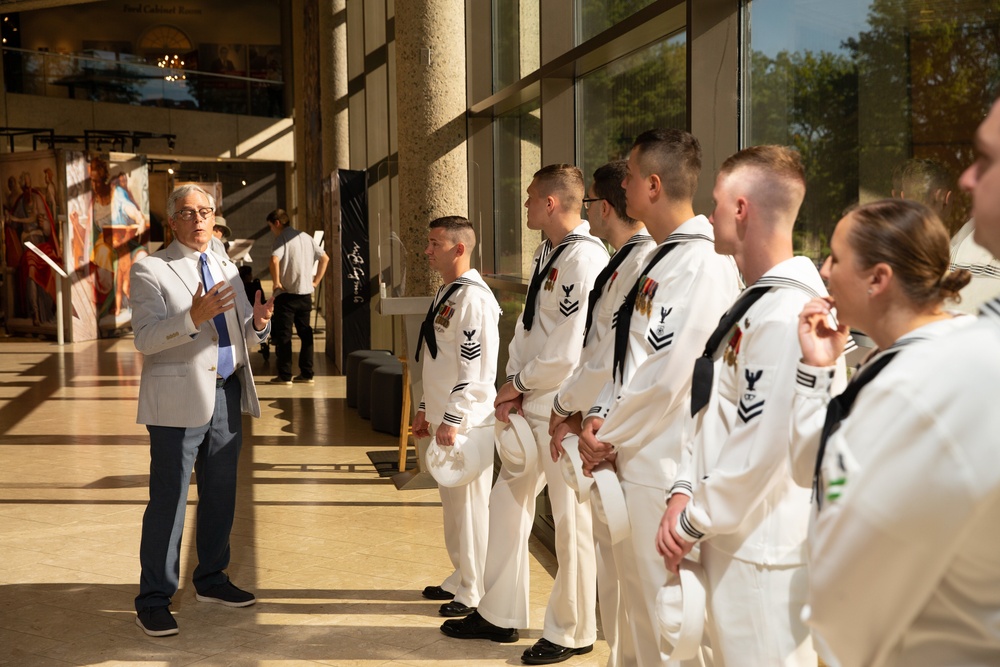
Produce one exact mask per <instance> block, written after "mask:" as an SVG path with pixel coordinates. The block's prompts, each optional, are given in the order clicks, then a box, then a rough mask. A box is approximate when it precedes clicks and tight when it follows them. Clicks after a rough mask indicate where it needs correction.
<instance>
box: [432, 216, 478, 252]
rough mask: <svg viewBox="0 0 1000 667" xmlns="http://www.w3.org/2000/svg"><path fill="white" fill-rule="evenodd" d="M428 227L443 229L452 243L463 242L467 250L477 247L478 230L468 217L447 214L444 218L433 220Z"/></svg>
mask: <svg viewBox="0 0 1000 667" xmlns="http://www.w3.org/2000/svg"><path fill="white" fill-rule="evenodd" d="M427 227H428V229H443V230H444V231H445V233H446V234H447V235H448V238H449V239H451V242H452V243H461V244H463V245H464V246H465V249H466V250H472V249H473V248H475V247H476V231H475V230H474V229H473V228H472V223H471V222H469V220H468V218H463V217H462V216H460V215H446V216H444V217H443V218H435V219H434V220H431V224H429V225H427Z"/></svg>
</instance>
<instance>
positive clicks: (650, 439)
mask: <svg viewBox="0 0 1000 667" xmlns="http://www.w3.org/2000/svg"><path fill="white" fill-rule="evenodd" d="M700 170H701V148H700V145H699V144H698V140H697V139H695V138H694V137H693V136H691V135H690V134H688V133H687V132H683V131H679V130H650V131H648V132H644V133H643V134H641V135H639V137H638V138H637V139H636V141H635V144H634V146H633V148H632V151H631V153H630V155H629V159H628V175H627V177H626V181H625V183H624V186H625V191H626V197H627V202H628V211H629V214H630V215H632V216H634V217H637V218H639V219H641V220H643V221H644V222H645V224H646V229H648V230H649V232H650V234H651V235H652V236H653V238H654V240H655V241H656V242H657V243H658V245H657V247H656V248H655V249H654V250H653V251H651V252H650V254H649V256H648V259H647V261H646V264H645V265H644V267H643V270H642V271H641V273H640V277H639V279H638V280H637V281H636V282H635V283H634V284H633V286H632V289H631V290H630V291H629V294H628V297H627V298H626V301H625V303H624V304H623V305H622V308H621V309H620V310H619V313H618V318H617V321H616V324H615V334H616V343H615V362H614V369H613V370H614V377H613V380H612V381H611V382H609V383H608V384H607V385H606V386H605V388H604V389H603V390H602V392H601V395H600V396H599V397H598V400H597V403H596V404H595V407H596V410H594V411H593V412H592V413H591V414H590V415H589V416H588V417H587V419H586V420H585V421H584V428H583V431H582V433H581V442H582V444H581V455H582V457H583V459H584V461H585V463H586V464H587V466H589V467H590V468H592V467H594V466H596V465H597V464H598V463H600V462H601V461H602V460H604V459H605V458H608V459H610V460H613V461H614V463H615V466H616V467H617V472H618V477H619V479H620V480H621V485H622V491H623V492H624V495H625V502H626V506H627V509H628V516H629V521H630V523H631V534H630V536H629V537H628V538H626V539H625V540H624V541H623V550H624V551H625V552H626V553H627V554H628V558H630V559H631V561H632V562H631V563H629V567H628V568H623V569H624V571H625V576H624V579H623V581H622V587H623V596H624V602H625V605H626V613H627V614H628V617H629V622H630V624H631V626H632V635H633V641H634V642H635V649H636V664H638V665H640V667H647V666H649V665H666V664H668V656H669V653H670V651H671V650H672V647H670V646H664V645H661V642H660V639H659V637H660V632H659V626H658V622H657V620H656V618H657V617H656V611H655V610H656V595H657V593H658V591H659V590H660V588H662V587H663V585H664V583H666V580H667V569H666V566H665V564H664V561H663V559H662V558H661V557H660V556H659V555H658V554H657V553H656V551H655V548H654V540H655V537H656V531H657V529H658V527H659V522H660V518H661V517H662V516H663V511H664V509H665V507H666V496H667V492H668V490H669V489H670V486H671V484H673V482H674V475H675V474H676V471H677V465H678V461H679V460H680V457H681V443H682V442H683V439H684V437H685V434H686V433H688V432H690V430H691V428H692V427H693V422H692V420H691V418H690V413H689V411H688V406H689V405H690V390H691V367H692V366H693V365H694V361H695V359H696V358H697V357H698V355H699V354H700V353H701V350H702V348H703V347H704V345H705V340H706V339H707V338H708V335H709V333H711V331H712V329H714V328H715V325H716V323H717V322H718V321H719V317H720V316H721V315H722V313H723V312H725V310H726V307H727V306H728V305H729V304H730V303H732V301H733V299H735V298H736V295H737V294H739V289H740V280H739V276H738V274H737V271H736V266H735V264H734V263H733V261H732V259H731V258H729V257H723V256H721V255H718V254H716V252H715V249H714V245H713V235H712V226H711V224H710V223H709V221H708V219H707V218H706V217H704V216H696V215H695V214H694V210H693V207H692V199H693V197H694V193H695V189H696V188H697V182H698V174H699V172H700ZM673 664H676V662H675V663H673Z"/></svg>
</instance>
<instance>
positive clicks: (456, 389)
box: [451, 382, 469, 394]
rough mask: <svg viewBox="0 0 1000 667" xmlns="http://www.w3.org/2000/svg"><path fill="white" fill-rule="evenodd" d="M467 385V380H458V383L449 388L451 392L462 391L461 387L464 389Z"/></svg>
mask: <svg viewBox="0 0 1000 667" xmlns="http://www.w3.org/2000/svg"><path fill="white" fill-rule="evenodd" d="M468 386H469V383H468V382H460V383H458V384H456V385H455V386H454V387H452V388H451V393H453V394H454V393H455V392H456V391H462V390H463V389H465V388H466V387H468Z"/></svg>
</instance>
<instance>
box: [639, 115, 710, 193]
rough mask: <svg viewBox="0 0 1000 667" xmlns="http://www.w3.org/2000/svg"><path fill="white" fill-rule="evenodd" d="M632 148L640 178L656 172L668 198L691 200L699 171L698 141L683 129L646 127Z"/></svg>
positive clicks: (696, 186) (696, 187) (699, 149)
mask: <svg viewBox="0 0 1000 667" xmlns="http://www.w3.org/2000/svg"><path fill="white" fill-rule="evenodd" d="M632 149H633V150H635V151H636V155H637V157H638V159H639V168H640V169H641V170H642V175H643V176H644V177H648V176H652V175H653V174H656V175H657V176H659V177H660V182H661V183H662V184H663V192H664V194H665V195H666V196H667V197H668V198H669V199H671V200H676V201H692V200H693V199H694V193H695V191H696V190H697V189H698V176H699V175H700V174H701V144H700V143H699V142H698V139H696V138H695V136H694V135H693V134H691V133H690V132H685V131H684V130H674V129H661V130H646V131H645V132H643V133H642V134H640V135H639V136H638V137H636V139H635V143H633V144H632Z"/></svg>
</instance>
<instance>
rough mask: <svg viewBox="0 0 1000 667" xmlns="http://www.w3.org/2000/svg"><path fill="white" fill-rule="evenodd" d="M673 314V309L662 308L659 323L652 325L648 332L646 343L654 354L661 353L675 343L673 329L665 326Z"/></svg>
mask: <svg viewBox="0 0 1000 667" xmlns="http://www.w3.org/2000/svg"><path fill="white" fill-rule="evenodd" d="M672 312H674V309H673V308H664V307H662V306H661V307H660V312H659V315H658V317H659V320H660V321H659V323H655V324H652V323H651V324H650V327H649V330H648V331H647V332H646V342H647V343H649V345H650V347H652V348H653V351H654V352H659V351H660V350H662V349H664V348H666V347H670V344H671V343H673V342H674V332H673V329H672V328H671V327H667V326H666V325H665V324H664V323H665V322H666V321H667V318H668V317H669V316H670V314H671V313H672Z"/></svg>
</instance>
